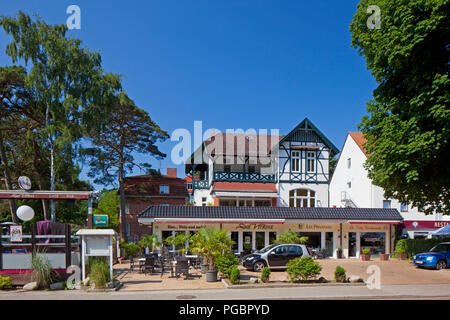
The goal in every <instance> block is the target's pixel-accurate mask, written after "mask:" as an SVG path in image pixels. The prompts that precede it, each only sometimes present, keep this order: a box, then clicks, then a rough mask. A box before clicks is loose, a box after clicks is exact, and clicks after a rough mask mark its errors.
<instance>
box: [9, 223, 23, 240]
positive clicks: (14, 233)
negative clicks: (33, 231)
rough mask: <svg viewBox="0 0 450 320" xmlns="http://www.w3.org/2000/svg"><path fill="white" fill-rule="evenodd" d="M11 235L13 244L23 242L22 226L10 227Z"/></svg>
mask: <svg viewBox="0 0 450 320" xmlns="http://www.w3.org/2000/svg"><path fill="white" fill-rule="evenodd" d="M9 235H10V238H9V240H10V241H11V242H22V226H10V227H9Z"/></svg>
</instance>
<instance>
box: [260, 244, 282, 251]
mask: <svg viewBox="0 0 450 320" xmlns="http://www.w3.org/2000/svg"><path fill="white" fill-rule="evenodd" d="M275 246H277V244H271V245H270V246H267V247H264V248H262V249H261V250H259V251H256V253H266V252H267V251H269V250H270V249H272V248H273V247H275Z"/></svg>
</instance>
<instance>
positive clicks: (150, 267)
mask: <svg viewBox="0 0 450 320" xmlns="http://www.w3.org/2000/svg"><path fill="white" fill-rule="evenodd" d="M154 269H155V258H145V262H144V265H143V266H142V269H141V272H143V273H148V272H150V274H152V273H153V271H154Z"/></svg>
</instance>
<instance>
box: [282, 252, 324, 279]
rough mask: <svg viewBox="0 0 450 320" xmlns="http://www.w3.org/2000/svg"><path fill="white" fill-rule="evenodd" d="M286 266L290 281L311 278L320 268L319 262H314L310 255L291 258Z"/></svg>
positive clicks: (316, 274)
mask: <svg viewBox="0 0 450 320" xmlns="http://www.w3.org/2000/svg"><path fill="white" fill-rule="evenodd" d="M286 266H287V270H286V272H287V273H288V275H289V277H290V278H291V281H292V282H294V281H295V280H298V279H299V278H300V279H302V280H309V279H313V278H315V277H317V276H318V275H319V274H320V271H321V270H322V267H321V266H320V264H319V263H317V262H315V261H314V260H313V259H312V258H311V257H310V256H308V257H300V258H295V259H292V260H290V261H289V262H288V263H287V264H286Z"/></svg>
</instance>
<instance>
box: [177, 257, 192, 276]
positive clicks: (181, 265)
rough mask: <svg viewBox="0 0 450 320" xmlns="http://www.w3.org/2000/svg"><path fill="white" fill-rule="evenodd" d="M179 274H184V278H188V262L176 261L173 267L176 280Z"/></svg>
mask: <svg viewBox="0 0 450 320" xmlns="http://www.w3.org/2000/svg"><path fill="white" fill-rule="evenodd" d="M180 274H184V276H185V277H188V276H189V261H188V260H187V259H186V260H183V259H180V260H177V264H176V265H175V276H176V277H177V278H178V277H179V276H180Z"/></svg>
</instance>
